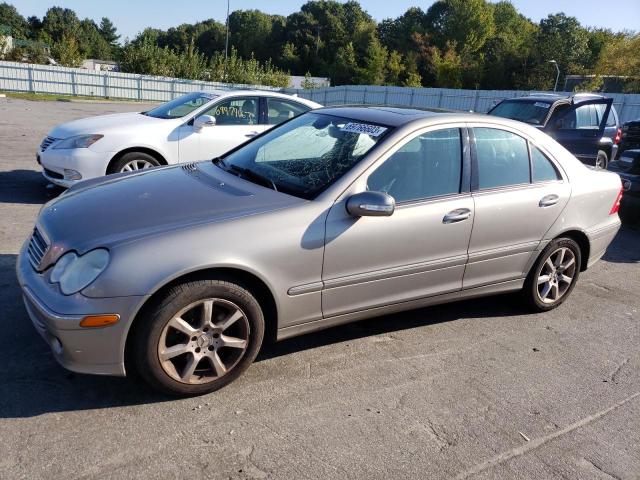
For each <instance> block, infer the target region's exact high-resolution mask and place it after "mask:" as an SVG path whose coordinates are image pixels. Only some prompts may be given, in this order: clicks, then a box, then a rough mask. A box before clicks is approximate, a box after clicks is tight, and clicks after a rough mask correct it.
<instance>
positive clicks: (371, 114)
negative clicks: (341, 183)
mask: <svg viewBox="0 0 640 480" xmlns="http://www.w3.org/2000/svg"><path fill="white" fill-rule="evenodd" d="M315 112H316V113H326V114H327V115H336V116H340V117H346V118H350V119H352V120H357V121H360V122H368V123H374V124H380V125H387V126H389V127H399V126H402V125H406V124H408V123H411V122H414V121H416V120H421V119H427V118H440V117H452V119H453V118H454V117H460V116H463V117H465V119H466V118H467V117H469V116H470V114H468V113H451V112H444V111H442V110H426V109H425V110H419V109H416V108H402V107H385V106H343V107H325V108H321V109H320V110H316V111H315Z"/></svg>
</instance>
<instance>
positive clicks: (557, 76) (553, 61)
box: [549, 60, 560, 92]
mask: <svg viewBox="0 0 640 480" xmlns="http://www.w3.org/2000/svg"><path fill="white" fill-rule="evenodd" d="M549 63H553V64H554V65H555V67H556V71H557V72H558V73H556V84H555V86H554V87H553V91H554V92H556V91H558V80H560V67H558V62H556V61H555V60H549Z"/></svg>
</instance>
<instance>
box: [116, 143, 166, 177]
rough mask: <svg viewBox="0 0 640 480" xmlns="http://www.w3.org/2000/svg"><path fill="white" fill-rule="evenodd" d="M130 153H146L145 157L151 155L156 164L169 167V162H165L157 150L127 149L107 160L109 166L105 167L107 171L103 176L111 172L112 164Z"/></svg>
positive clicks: (145, 148)
mask: <svg viewBox="0 0 640 480" xmlns="http://www.w3.org/2000/svg"><path fill="white" fill-rule="evenodd" d="M131 152H142V153H146V154H147V155H151V156H152V157H153V158H155V159H156V160H158V162H160V164H161V165H169V162H167V160H166V158H164V156H163V155H162V154H161V153H160V152H158V151H157V150H154V149H153V148H149V147H129V148H125V149H124V150H121V151H119V152H118V153H116V154H115V155H114V156H113V157H112V158H111V160H109V164H108V165H107V170H106V172H105V174H108V173H109V172H111V168H112V167H113V164H114V163H116V162H117V161H118V160H120V159H121V158H122V157H123V156H124V155H126V154H127V153H131Z"/></svg>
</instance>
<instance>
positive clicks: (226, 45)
mask: <svg viewBox="0 0 640 480" xmlns="http://www.w3.org/2000/svg"><path fill="white" fill-rule="evenodd" d="M230 1H231V0H227V36H226V39H225V41H224V73H223V74H222V79H223V80H226V79H227V58H228V57H229V3H230Z"/></svg>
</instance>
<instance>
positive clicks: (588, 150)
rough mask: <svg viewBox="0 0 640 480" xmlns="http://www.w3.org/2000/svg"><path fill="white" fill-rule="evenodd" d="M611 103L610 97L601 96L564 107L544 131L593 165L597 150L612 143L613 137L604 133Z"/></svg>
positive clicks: (606, 147) (583, 160) (607, 147)
mask: <svg viewBox="0 0 640 480" xmlns="http://www.w3.org/2000/svg"><path fill="white" fill-rule="evenodd" d="M612 103H613V100H612V99H611V98H601V99H596V100H587V101H583V102H578V103H575V104H573V105H572V106H571V107H569V108H564V109H562V110H561V111H560V112H559V113H558V115H557V116H556V115H554V116H553V117H552V119H551V121H550V122H549V124H548V126H547V129H546V130H547V133H549V134H550V135H551V136H552V137H554V138H555V139H556V140H557V141H558V142H559V143H560V144H561V145H563V146H564V147H565V148H566V149H567V150H569V151H570V152H571V153H573V154H574V155H575V156H576V157H577V158H578V159H579V160H580V161H582V162H583V163H586V164H588V165H595V162H596V157H597V156H598V150H602V149H603V147H604V148H605V149H609V150H610V148H611V146H612V145H613V139H612V138H608V137H607V136H606V132H605V129H606V128H607V119H608V118H609V114H610V112H611V104H612ZM614 136H615V134H614ZM609 160H611V158H609Z"/></svg>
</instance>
